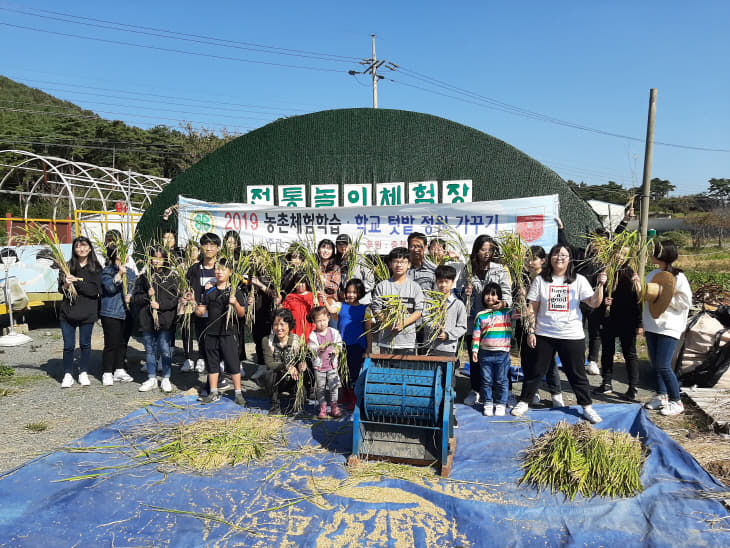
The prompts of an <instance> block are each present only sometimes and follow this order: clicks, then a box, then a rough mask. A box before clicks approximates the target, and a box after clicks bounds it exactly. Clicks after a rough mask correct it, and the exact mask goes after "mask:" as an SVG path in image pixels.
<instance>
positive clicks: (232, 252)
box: [223, 230, 251, 371]
mask: <svg viewBox="0 0 730 548" xmlns="http://www.w3.org/2000/svg"><path fill="white" fill-rule="evenodd" d="M223 244H224V245H225V247H226V250H227V252H226V253H224V255H225V256H227V257H230V258H231V259H232V261H231V262H229V264H230V265H231V266H232V268H233V269H234V270H236V267H235V265H236V264H237V263H238V261H240V260H242V258H241V256H242V251H241V236H240V235H239V234H238V232H236V231H235V230H229V231H228V232H226V233H225V235H224V236H223ZM241 289H242V290H243V292H244V294H245V295H246V300H248V297H249V295H250V291H251V290H250V288H249V287H247V286H245V285H244V286H242V287H241ZM236 321H237V322H238V324H237V325H238V361H239V362H241V365H240V367H241V371H243V362H245V361H247V357H246V322H245V321H244V320H243V319H241V320H238V319H236Z"/></svg>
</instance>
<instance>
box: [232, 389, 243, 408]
mask: <svg viewBox="0 0 730 548" xmlns="http://www.w3.org/2000/svg"><path fill="white" fill-rule="evenodd" d="M233 401H235V402H236V405H246V398H244V397H243V394H241V392H236V397H235V398H233Z"/></svg>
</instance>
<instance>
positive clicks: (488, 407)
mask: <svg viewBox="0 0 730 548" xmlns="http://www.w3.org/2000/svg"><path fill="white" fill-rule="evenodd" d="M482 415H484V416H485V417H493V416H494V406H493V405H492V402H491V401H488V402H485V403H484V409H482Z"/></svg>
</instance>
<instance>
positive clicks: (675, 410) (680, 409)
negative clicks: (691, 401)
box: [659, 400, 684, 417]
mask: <svg viewBox="0 0 730 548" xmlns="http://www.w3.org/2000/svg"><path fill="white" fill-rule="evenodd" d="M659 412H660V413H661V414H662V415H664V416H665V417H667V416H670V415H679V414H680V413H684V404H683V403H682V402H681V401H674V400H672V401H669V402H667V404H666V405H665V406H664V407H662V410H661V411H659Z"/></svg>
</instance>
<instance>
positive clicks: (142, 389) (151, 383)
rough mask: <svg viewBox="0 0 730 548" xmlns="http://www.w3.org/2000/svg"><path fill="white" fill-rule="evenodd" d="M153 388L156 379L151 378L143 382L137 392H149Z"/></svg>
mask: <svg viewBox="0 0 730 548" xmlns="http://www.w3.org/2000/svg"><path fill="white" fill-rule="evenodd" d="M153 388H157V377H151V378H149V379H147V380H146V381H144V382H143V383H142V384H141V385H140V387H139V391H140V392H149V391H150V390H152V389H153Z"/></svg>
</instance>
